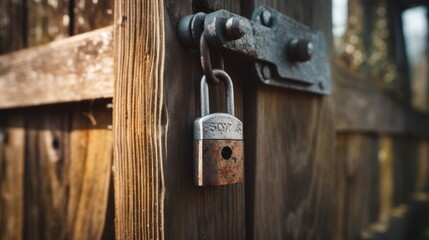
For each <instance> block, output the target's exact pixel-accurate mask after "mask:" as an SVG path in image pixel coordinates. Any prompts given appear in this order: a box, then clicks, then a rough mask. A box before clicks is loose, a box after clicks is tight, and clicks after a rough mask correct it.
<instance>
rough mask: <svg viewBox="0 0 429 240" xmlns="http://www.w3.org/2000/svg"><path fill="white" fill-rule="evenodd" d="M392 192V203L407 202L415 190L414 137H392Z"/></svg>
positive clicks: (416, 150) (416, 157) (415, 161)
mask: <svg viewBox="0 0 429 240" xmlns="http://www.w3.org/2000/svg"><path fill="white" fill-rule="evenodd" d="M392 140H393V166H394V173H393V175H394V178H393V180H394V186H395V187H394V192H393V204H394V205H395V206H398V205H399V204H408V203H409V202H410V200H411V197H412V195H413V193H414V191H415V187H416V177H417V174H416V173H417V163H418V141H417V139H415V138H407V137H394V138H393V139H392Z"/></svg>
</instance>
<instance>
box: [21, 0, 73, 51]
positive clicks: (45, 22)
mask: <svg viewBox="0 0 429 240" xmlns="http://www.w3.org/2000/svg"><path fill="white" fill-rule="evenodd" d="M69 1H70V0H56V1H50V0H28V1H27V6H28V9H29V10H28V11H27V12H28V16H27V19H28V29H27V31H28V45H29V46H30V47H33V46H38V45H41V44H45V43H48V42H51V41H53V40H58V39H61V38H65V37H67V36H69V33H70V29H69V25H70V13H69Z"/></svg>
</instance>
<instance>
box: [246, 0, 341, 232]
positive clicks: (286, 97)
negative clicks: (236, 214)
mask: <svg viewBox="0 0 429 240" xmlns="http://www.w3.org/2000/svg"><path fill="white" fill-rule="evenodd" d="M262 4H264V5H268V6H270V7H273V8H274V9H276V10H278V11H282V12H284V13H286V14H287V15H288V16H291V17H293V18H295V19H297V20H298V21H300V22H303V23H304V24H307V25H309V26H310V27H311V28H312V29H315V30H321V31H323V32H325V34H326V37H327V40H328V43H331V42H332V38H331V31H332V25H331V2H330V1H319V0H314V1H312V0H306V1H299V2H298V1H268V0H267V1H262V0H261V1H259V0H258V1H256V4H255V5H262ZM254 77H255V76H254V75H253V74H249V76H248V78H247V79H246V87H248V88H249V89H246V90H245V91H244V93H245V94H246V95H245V97H244V107H245V108H244V114H245V117H244V122H245V124H246V125H245V131H244V133H245V140H246V146H247V147H246V167H247V169H246V171H247V172H246V218H247V221H246V229H247V232H246V234H247V235H246V237H247V238H249V239H342V235H341V231H342V225H341V219H340V218H339V217H340V214H339V213H340V212H341V209H340V207H341V204H336V200H337V199H341V198H342V197H343V194H344V193H343V192H342V191H341V190H340V189H339V188H340V181H341V171H342V167H341V162H340V161H339V160H338V159H336V158H335V157H334V145H333V144H332V142H334V138H335V136H334V124H333V104H332V99H331V98H329V97H321V96H316V95H312V94H305V93H301V92H296V91H288V90H285V89H275V88H270V87H266V86H261V85H259V84H258V85H256V86H254V88H252V87H251V86H250V83H251V82H255V83H256V82H258V80H257V79H254ZM326 219H329V221H326Z"/></svg>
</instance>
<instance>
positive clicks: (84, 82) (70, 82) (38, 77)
mask: <svg viewBox="0 0 429 240" xmlns="http://www.w3.org/2000/svg"><path fill="white" fill-rule="evenodd" d="M112 45H113V39H112V28H111V27H108V28H104V29H101V30H97V31H94V32H90V33H86V34H82V35H79V36H76V37H71V38H68V39H64V40H61V41H56V42H53V43H50V44H48V45H45V46H42V47H37V48H31V49H27V50H22V51H18V52H15V53H11V54H7V55H4V56H1V57H0V79H1V81H0V92H2V94H1V95H0V108H12V107H13V108H16V107H23V106H34V105H40V104H49V103H62V102H71V101H81V100H87V99H95V98H109V97H112V96H113V48H112V47H113V46H112ZM18 96H19V97H18Z"/></svg>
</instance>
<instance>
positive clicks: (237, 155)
mask: <svg viewBox="0 0 429 240" xmlns="http://www.w3.org/2000/svg"><path fill="white" fill-rule="evenodd" d="M242 129H243V124H242V123H241V121H240V120H239V119H238V118H236V117H234V116H233V115H230V114H226V113H212V114H209V115H206V116H204V117H201V118H198V119H196V120H195V121H194V172H195V183H196V185H198V186H206V185H227V184H234V183H240V182H243V175H244V167H243V164H244V151H243V132H242Z"/></svg>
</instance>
